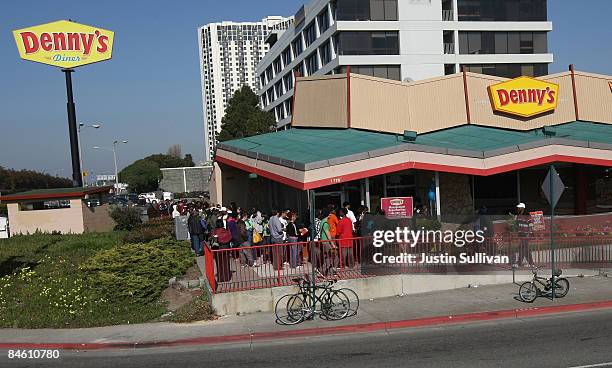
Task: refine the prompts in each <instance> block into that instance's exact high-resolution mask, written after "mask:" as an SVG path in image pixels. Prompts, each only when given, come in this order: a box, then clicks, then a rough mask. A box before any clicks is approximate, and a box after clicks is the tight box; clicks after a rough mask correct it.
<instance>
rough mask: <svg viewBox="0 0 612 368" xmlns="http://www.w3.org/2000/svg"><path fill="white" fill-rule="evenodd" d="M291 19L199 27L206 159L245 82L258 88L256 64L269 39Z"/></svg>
mask: <svg viewBox="0 0 612 368" xmlns="http://www.w3.org/2000/svg"><path fill="white" fill-rule="evenodd" d="M291 22H292V18H285V17H267V18H264V19H263V20H262V21H261V22H240V23H236V22H220V23H210V24H207V25H205V26H202V27H200V28H198V49H199V53H200V79H201V82H202V104H203V110H204V133H205V138H204V140H205V145H206V147H205V160H206V161H210V160H211V157H212V154H213V152H214V149H215V144H216V136H217V133H218V132H219V131H220V130H221V119H222V118H223V115H224V113H225V107H226V106H227V102H228V101H229V99H230V98H231V97H232V96H233V94H234V92H235V91H236V90H238V89H240V88H241V87H242V86H243V85H248V86H249V87H251V88H252V89H253V90H255V88H256V74H255V67H256V65H257V63H258V62H259V61H260V60H261V59H262V58H263V56H264V55H265V54H266V52H268V49H269V46H268V44H266V42H265V40H266V39H267V38H268V36H269V35H270V34H275V35H278V34H280V33H281V32H282V31H283V30H285V29H287V27H288V26H289V25H290V24H291Z"/></svg>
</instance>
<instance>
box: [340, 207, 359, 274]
mask: <svg viewBox="0 0 612 368" xmlns="http://www.w3.org/2000/svg"><path fill="white" fill-rule="evenodd" d="M346 212H347V211H346V208H341V209H340V211H339V213H340V221H339V222H338V229H337V238H338V239H339V240H338V246H339V248H340V265H341V266H343V267H347V268H352V267H353V264H354V262H355V261H354V259H353V223H352V222H351V219H350V218H349V217H348V216H347V214H346Z"/></svg>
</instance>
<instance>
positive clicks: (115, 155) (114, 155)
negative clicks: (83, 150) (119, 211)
mask: <svg viewBox="0 0 612 368" xmlns="http://www.w3.org/2000/svg"><path fill="white" fill-rule="evenodd" d="M119 143H123V144H125V143H128V141H119V140H115V141H113V148H106V147H98V146H95V147H92V148H93V149H99V150H103V151H109V152H112V153H113V159H114V161H115V191H116V192H119V172H118V169H117V144H119ZM115 194H117V193H115Z"/></svg>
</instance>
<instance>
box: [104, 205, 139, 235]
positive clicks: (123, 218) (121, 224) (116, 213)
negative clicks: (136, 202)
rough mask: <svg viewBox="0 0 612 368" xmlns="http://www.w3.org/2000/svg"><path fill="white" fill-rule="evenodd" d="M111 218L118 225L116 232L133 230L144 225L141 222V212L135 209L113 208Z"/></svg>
mask: <svg viewBox="0 0 612 368" xmlns="http://www.w3.org/2000/svg"><path fill="white" fill-rule="evenodd" d="M110 216H111V217H112V219H113V220H115V223H116V224H117V225H116V226H115V230H132V229H134V228H135V227H136V226H137V225H139V224H141V223H142V221H141V220H140V210H138V209H137V208H135V207H119V206H113V207H112V209H111V211H110Z"/></svg>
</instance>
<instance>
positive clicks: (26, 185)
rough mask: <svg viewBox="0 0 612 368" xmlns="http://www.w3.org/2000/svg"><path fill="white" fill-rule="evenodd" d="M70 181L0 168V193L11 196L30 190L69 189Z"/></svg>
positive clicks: (37, 173) (41, 174) (28, 171)
mask: <svg viewBox="0 0 612 368" xmlns="http://www.w3.org/2000/svg"><path fill="white" fill-rule="evenodd" d="M70 187H72V180H70V179H66V178H58V177H55V176H51V175H48V174H45V173H40V172H37V171H33V170H19V171H17V170H14V169H5V168H3V167H2V166H0V192H2V193H3V194H11V193H17V192H24V191H28V190H32V189H48V188H70Z"/></svg>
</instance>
